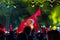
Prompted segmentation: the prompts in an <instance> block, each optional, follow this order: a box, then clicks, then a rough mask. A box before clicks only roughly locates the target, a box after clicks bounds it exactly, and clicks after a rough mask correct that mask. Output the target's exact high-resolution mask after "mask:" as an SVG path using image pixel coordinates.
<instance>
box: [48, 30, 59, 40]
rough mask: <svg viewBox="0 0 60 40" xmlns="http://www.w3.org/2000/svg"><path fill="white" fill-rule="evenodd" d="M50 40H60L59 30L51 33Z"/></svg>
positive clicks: (49, 34)
mask: <svg viewBox="0 0 60 40" xmlns="http://www.w3.org/2000/svg"><path fill="white" fill-rule="evenodd" d="M48 40H60V35H59V32H58V31H57V30H52V31H49V32H48Z"/></svg>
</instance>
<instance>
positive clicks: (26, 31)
mask: <svg viewBox="0 0 60 40" xmlns="http://www.w3.org/2000/svg"><path fill="white" fill-rule="evenodd" d="M30 31H31V28H30V26H26V27H25V28H24V32H25V33H27V34H30Z"/></svg>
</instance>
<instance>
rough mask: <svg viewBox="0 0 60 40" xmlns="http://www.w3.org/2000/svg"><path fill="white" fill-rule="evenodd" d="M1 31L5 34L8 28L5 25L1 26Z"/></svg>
mask: <svg viewBox="0 0 60 40" xmlns="http://www.w3.org/2000/svg"><path fill="white" fill-rule="evenodd" d="M0 31H2V32H4V33H5V32H6V28H5V27H4V26H3V25H1V24H0Z"/></svg>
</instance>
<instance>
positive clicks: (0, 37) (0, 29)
mask: <svg viewBox="0 0 60 40" xmlns="http://www.w3.org/2000/svg"><path fill="white" fill-rule="evenodd" d="M4 39H5V31H4V27H3V25H2V24H0V40H4Z"/></svg>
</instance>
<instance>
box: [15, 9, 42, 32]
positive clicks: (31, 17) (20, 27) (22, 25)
mask: <svg viewBox="0 0 60 40" xmlns="http://www.w3.org/2000/svg"><path fill="white" fill-rule="evenodd" d="M40 15H41V11H40V9H38V10H37V11H36V13H34V14H33V15H32V16H30V17H29V18H27V19H25V20H24V21H23V22H21V24H20V25H19V27H18V29H17V31H16V32H17V33H19V32H23V30H24V28H25V27H26V26H29V23H30V22H28V23H27V21H28V20H29V19H31V21H32V22H33V23H32V24H33V26H34V28H35V29H36V32H37V31H38V23H37V21H36V19H37V17H38V16H40ZM25 24H26V25H25Z"/></svg>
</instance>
